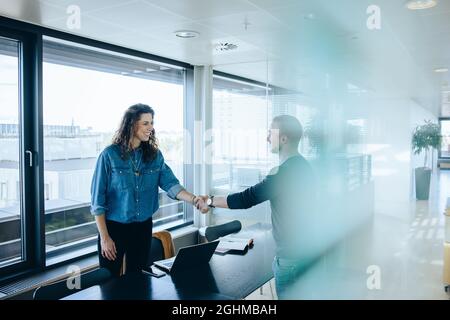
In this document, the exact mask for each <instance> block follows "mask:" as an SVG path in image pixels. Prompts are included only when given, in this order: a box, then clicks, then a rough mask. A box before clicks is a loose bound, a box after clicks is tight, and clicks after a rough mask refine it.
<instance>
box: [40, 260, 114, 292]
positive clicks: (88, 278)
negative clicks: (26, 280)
mask: <svg viewBox="0 0 450 320" xmlns="http://www.w3.org/2000/svg"><path fill="white" fill-rule="evenodd" d="M110 278H111V273H110V272H109V270H108V269H105V268H100V269H96V270H93V271H89V272H86V273H84V274H81V275H80V289H76V288H74V289H69V288H68V287H67V279H64V280H60V281H57V282H54V283H51V284H47V285H44V286H41V287H39V288H37V289H36V290H35V291H34V293H33V300H58V299H61V298H64V297H65V296H68V295H70V294H72V293H75V292H78V291H80V290H83V289H86V288H89V287H92V286H95V285H98V284H101V283H103V282H105V281H107V280H108V279H110Z"/></svg>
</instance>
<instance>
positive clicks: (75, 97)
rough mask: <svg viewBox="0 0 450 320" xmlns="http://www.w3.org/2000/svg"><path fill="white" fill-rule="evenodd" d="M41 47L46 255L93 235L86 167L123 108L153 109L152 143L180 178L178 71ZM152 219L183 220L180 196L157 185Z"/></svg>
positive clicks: (69, 46)
mask: <svg viewBox="0 0 450 320" xmlns="http://www.w3.org/2000/svg"><path fill="white" fill-rule="evenodd" d="M43 53H44V64H43V109H44V110H43V113H44V161H45V167H44V180H45V181H44V182H45V189H44V194H45V235H46V249H47V253H54V252H58V251H59V250H58V249H59V248H66V247H68V246H69V247H70V246H73V245H78V244H83V243H85V242H86V241H89V240H91V239H92V238H93V236H94V235H96V233H97V231H96V226H95V222H94V219H93V217H92V216H91V214H90V211H89V205H90V183H91V179H92V174H93V169H94V166H95V162H96V159H97V156H98V155H99V153H100V152H101V151H102V150H103V149H104V148H105V147H106V146H108V145H109V144H110V143H111V139H112V137H113V134H114V133H115V131H116V130H117V129H118V125H119V122H120V120H121V118H122V116H123V113H124V111H125V110H126V108H128V107H129V106H131V105H133V104H135V103H145V104H148V105H150V106H152V107H153V108H154V109H155V130H156V135H157V138H158V140H159V145H160V148H161V150H162V152H163V154H164V157H165V160H166V162H167V163H168V165H169V166H170V167H171V168H172V170H173V171H174V174H175V175H176V176H177V177H178V178H179V179H180V182H181V183H183V180H184V173H185V172H184V164H183V153H184V146H183V139H184V135H183V132H184V131H183V129H184V79H185V70H184V69H182V68H178V67H174V66H171V65H165V64H161V63H157V62H154V61H149V60H145V59H140V58H136V57H131V56H126V55H121V54H117V53H113V52H109V51H105V50H98V49H95V48H92V47H87V46H81V45H77V44H74V43H69V42H65V41H64V42H62V41H56V40H55V39H51V38H45V41H44V51H43ZM153 219H154V220H153V221H154V226H158V225H162V224H164V225H170V226H172V225H176V224H180V223H184V222H186V220H188V219H189V218H188V217H187V216H186V214H185V210H184V204H183V203H182V202H178V201H173V200H171V199H170V198H168V197H167V195H166V194H165V192H163V191H162V190H160V209H159V211H158V212H157V213H156V214H155V215H154V216H153Z"/></svg>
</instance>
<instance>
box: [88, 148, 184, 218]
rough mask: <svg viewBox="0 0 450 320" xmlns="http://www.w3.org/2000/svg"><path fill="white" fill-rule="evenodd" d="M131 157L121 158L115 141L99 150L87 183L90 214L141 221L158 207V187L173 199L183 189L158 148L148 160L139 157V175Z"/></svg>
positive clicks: (138, 151)
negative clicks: (150, 159) (90, 181)
mask: <svg viewBox="0 0 450 320" xmlns="http://www.w3.org/2000/svg"><path fill="white" fill-rule="evenodd" d="M140 157H142V149H141V148H138V149H136V150H135V151H134V158H135V159H140ZM131 158H133V155H132V156H131ZM131 161H132V160H131V159H130V158H129V159H127V160H122V158H121V156H120V148H119V146H118V145H111V146H109V147H107V148H106V149H105V150H103V152H102V153H101V154H100V156H99V157H98V160H97V164H96V167H95V172H94V176H93V178H92V184H91V213H92V214H93V215H102V214H105V215H106V219H107V220H113V221H117V222H121V223H131V222H141V221H145V220H147V219H148V218H150V217H151V216H152V215H153V214H154V213H155V212H156V211H157V210H158V208H159V201H158V193H159V189H158V187H161V189H163V190H164V191H166V192H167V195H168V196H169V197H170V198H171V199H174V200H176V195H177V194H178V193H179V192H180V191H182V190H184V188H183V187H182V186H181V185H180V182H179V181H178V179H177V178H176V177H175V176H174V174H173V172H172V170H171V169H170V167H169V166H168V165H167V164H165V162H164V157H163V155H162V153H161V152H160V151H159V150H158V153H157V155H156V157H155V158H154V159H153V160H152V161H150V162H147V163H145V162H143V160H142V161H141V163H140V166H139V171H140V175H139V176H136V175H135V174H134V171H133V170H132V168H133V166H132V163H131ZM136 162H137V161H136Z"/></svg>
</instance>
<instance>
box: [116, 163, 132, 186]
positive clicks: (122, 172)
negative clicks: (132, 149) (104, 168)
mask: <svg viewBox="0 0 450 320" xmlns="http://www.w3.org/2000/svg"><path fill="white" fill-rule="evenodd" d="M133 178H134V177H133V172H132V171H131V169H130V168H127V167H115V168H112V170H111V188H112V189H117V190H125V189H129V188H132V186H133Z"/></svg>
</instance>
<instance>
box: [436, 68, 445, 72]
mask: <svg viewBox="0 0 450 320" xmlns="http://www.w3.org/2000/svg"><path fill="white" fill-rule="evenodd" d="M434 72H437V73H444V72H448V68H436V69H434Z"/></svg>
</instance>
